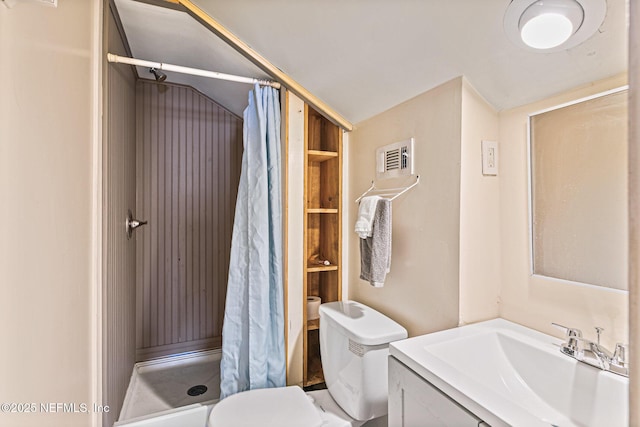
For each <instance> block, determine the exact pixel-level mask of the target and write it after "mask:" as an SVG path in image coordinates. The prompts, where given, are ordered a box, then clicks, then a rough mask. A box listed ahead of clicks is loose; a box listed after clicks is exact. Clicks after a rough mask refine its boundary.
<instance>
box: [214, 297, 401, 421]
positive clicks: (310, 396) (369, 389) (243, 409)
mask: <svg viewBox="0 0 640 427" xmlns="http://www.w3.org/2000/svg"><path fill="white" fill-rule="evenodd" d="M406 337H407V330H406V329H405V328H403V327H402V326H400V325H399V324H397V323H396V322H394V321H393V320H391V319H389V318H388V317H387V316H385V315H383V314H381V313H379V312H377V311H376V310H374V309H372V308H370V307H367V306H366V305H364V304H360V303H358V302H355V301H340V302H330V303H326V304H322V305H321V306H320V355H321V357H322V370H323V371H324V378H325V383H326V385H327V390H318V391H311V392H308V393H305V392H304V391H303V390H302V389H301V388H300V387H297V386H291V387H281V388H268V389H260V390H249V391H245V392H242V393H238V394H235V395H233V396H229V397H227V398H226V399H224V400H222V401H221V402H220V403H218V404H216V405H215V406H214V407H213V409H212V410H211V414H210V416H209V423H208V426H209V427H246V426H267V427H276V426H277V427H300V426H305V427H316V426H317V427H320V426H322V427H357V426H361V425H362V424H364V423H365V422H366V421H368V420H371V419H374V418H378V417H382V416H384V415H386V414H387V398H388V384H387V356H388V355H389V343H390V342H392V341H397V340H400V339H404V338H406Z"/></svg>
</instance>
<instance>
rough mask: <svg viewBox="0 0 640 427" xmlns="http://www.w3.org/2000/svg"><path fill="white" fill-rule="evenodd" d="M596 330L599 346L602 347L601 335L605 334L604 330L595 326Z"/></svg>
mask: <svg viewBox="0 0 640 427" xmlns="http://www.w3.org/2000/svg"><path fill="white" fill-rule="evenodd" d="M594 329H595V330H596V335H598V341H597V342H598V345H600V334H601V333H602V332H604V328H601V327H600V326H595V327H594Z"/></svg>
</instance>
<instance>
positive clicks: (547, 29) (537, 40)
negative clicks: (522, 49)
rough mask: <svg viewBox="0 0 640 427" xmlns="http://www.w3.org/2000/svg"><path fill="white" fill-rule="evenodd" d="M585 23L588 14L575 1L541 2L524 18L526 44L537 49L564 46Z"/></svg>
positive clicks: (524, 40)
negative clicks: (583, 22) (585, 16)
mask: <svg viewBox="0 0 640 427" xmlns="http://www.w3.org/2000/svg"><path fill="white" fill-rule="evenodd" d="M583 20H584V11H583V10H582V7H581V6H580V4H578V2H576V1H575V0H538V1H536V2H535V3H533V4H532V5H531V6H529V7H528V8H527V9H526V10H525V11H524V12H523V13H522V16H521V17H520V22H519V28H520V37H522V41H523V42H525V44H527V45H528V46H531V47H533V48H535V49H550V48H552V47H556V46H560V45H561V44H562V43H564V42H566V41H567V40H568V39H569V37H571V35H572V34H573V33H575V32H576V31H577V30H578V28H580V25H582V21H583Z"/></svg>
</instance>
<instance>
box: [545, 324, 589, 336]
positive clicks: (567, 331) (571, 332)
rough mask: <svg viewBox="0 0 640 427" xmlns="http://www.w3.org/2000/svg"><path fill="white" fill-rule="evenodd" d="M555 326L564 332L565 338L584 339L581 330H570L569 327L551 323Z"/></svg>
mask: <svg viewBox="0 0 640 427" xmlns="http://www.w3.org/2000/svg"><path fill="white" fill-rule="evenodd" d="M551 324H552V325H553V326H555V327H556V328H558V329H560V330H562V331H564V333H565V336H566V338H567V339H570V338H573V337H582V331H581V330H580V329H576V328H569V327H567V326H563V325H560V324H558V323H555V322H553V323H551Z"/></svg>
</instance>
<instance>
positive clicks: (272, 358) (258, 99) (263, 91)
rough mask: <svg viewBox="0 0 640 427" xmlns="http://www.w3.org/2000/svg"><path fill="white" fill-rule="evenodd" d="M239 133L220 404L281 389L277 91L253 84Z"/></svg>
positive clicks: (280, 238)
mask: <svg viewBox="0 0 640 427" xmlns="http://www.w3.org/2000/svg"><path fill="white" fill-rule="evenodd" d="M243 130H244V137H243V143H244V154H243V156H242V170H241V173H240V185H239V187H238V198H237V201H236V213H235V220H234V223H233V235H232V239H231V257H230V260H229V280H228V284H227V299H226V306H225V313H224V325H223V328H222V360H221V362H220V399H224V398H225V397H227V396H230V395H232V394H235V393H238V392H240V391H245V390H252V389H257V388H267V387H283V386H284V385H285V369H286V368H285V355H284V304H283V278H282V201H281V182H280V181H281V164H280V101H279V92H278V90H276V89H274V88H271V87H260V86H259V85H255V88H254V89H253V90H252V91H250V92H249V106H248V107H247V108H246V109H245V111H244V129H243Z"/></svg>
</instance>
